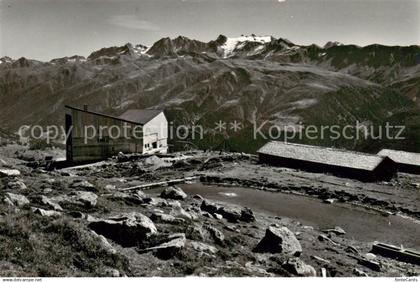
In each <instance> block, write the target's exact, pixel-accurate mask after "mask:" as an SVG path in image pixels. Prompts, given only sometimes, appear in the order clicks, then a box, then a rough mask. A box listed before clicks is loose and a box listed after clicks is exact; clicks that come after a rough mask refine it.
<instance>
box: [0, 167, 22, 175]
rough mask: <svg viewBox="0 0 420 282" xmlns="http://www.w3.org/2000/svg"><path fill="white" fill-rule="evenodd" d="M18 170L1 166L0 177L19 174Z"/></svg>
mask: <svg viewBox="0 0 420 282" xmlns="http://www.w3.org/2000/svg"><path fill="white" fill-rule="evenodd" d="M19 175H20V171H19V170H17V169H7V168H1V169H0V177H11V176H19Z"/></svg>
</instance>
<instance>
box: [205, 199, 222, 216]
mask: <svg viewBox="0 0 420 282" xmlns="http://www.w3.org/2000/svg"><path fill="white" fill-rule="evenodd" d="M200 208H201V210H202V211H205V212H208V213H211V214H213V213H217V212H218V211H219V209H221V208H222V206H220V205H219V204H216V203H213V202H210V201H207V200H204V201H203V202H202V203H201V206H200Z"/></svg>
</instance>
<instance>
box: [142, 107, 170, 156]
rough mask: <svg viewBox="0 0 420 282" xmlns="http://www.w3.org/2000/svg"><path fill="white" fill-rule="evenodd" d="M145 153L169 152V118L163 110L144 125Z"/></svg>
mask: <svg viewBox="0 0 420 282" xmlns="http://www.w3.org/2000/svg"><path fill="white" fill-rule="evenodd" d="M143 134H144V142H143V143H144V144H143V151H144V153H146V154H147V153H167V151H168V120H167V119H166V117H165V114H164V113H163V112H162V113H160V114H159V115H157V116H156V117H155V118H153V119H152V120H151V121H149V122H148V123H146V124H145V125H144V127H143Z"/></svg>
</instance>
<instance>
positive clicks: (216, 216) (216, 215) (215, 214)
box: [207, 213, 223, 220]
mask: <svg viewBox="0 0 420 282" xmlns="http://www.w3.org/2000/svg"><path fill="white" fill-rule="evenodd" d="M207 214H209V213H207ZM213 217H214V218H215V219H219V220H220V219H223V216H222V215H221V214H218V213H214V214H213Z"/></svg>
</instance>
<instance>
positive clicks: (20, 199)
mask: <svg viewBox="0 0 420 282" xmlns="http://www.w3.org/2000/svg"><path fill="white" fill-rule="evenodd" d="M4 200H5V202H6V203H8V204H12V205H14V206H18V207H22V206H24V205H28V204H29V203H30V202H29V200H28V198H26V197H25V196H23V195H19V194H13V193H6V197H5V199H4Z"/></svg>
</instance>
